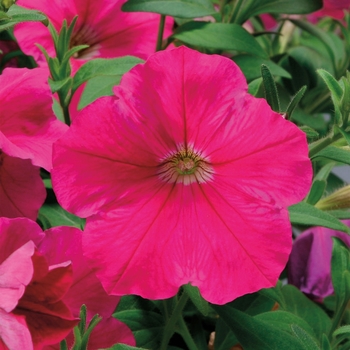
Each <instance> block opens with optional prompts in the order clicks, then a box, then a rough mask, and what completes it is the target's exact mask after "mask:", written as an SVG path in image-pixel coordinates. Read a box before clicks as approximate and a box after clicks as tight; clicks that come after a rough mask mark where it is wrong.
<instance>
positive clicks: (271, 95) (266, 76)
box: [261, 64, 281, 112]
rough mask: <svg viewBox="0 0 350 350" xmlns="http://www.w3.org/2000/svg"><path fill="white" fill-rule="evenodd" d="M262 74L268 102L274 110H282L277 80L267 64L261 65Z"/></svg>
mask: <svg viewBox="0 0 350 350" xmlns="http://www.w3.org/2000/svg"><path fill="white" fill-rule="evenodd" d="M261 76H262V79H263V83H264V90H265V98H266V101H267V103H268V104H269V105H270V107H271V108H272V110H274V111H275V112H280V111H281V107H280V101H279V98H278V92H277V87H276V83H275V80H274V79H273V76H272V74H271V72H270V70H269V68H268V67H267V66H265V65H264V64H263V65H261Z"/></svg>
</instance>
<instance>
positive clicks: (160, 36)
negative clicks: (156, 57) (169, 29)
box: [156, 15, 165, 51]
mask: <svg viewBox="0 0 350 350" xmlns="http://www.w3.org/2000/svg"><path fill="white" fill-rule="evenodd" d="M164 25H165V15H160V22H159V29H158V37H157V46H156V51H160V50H162V42H163V33H164Z"/></svg>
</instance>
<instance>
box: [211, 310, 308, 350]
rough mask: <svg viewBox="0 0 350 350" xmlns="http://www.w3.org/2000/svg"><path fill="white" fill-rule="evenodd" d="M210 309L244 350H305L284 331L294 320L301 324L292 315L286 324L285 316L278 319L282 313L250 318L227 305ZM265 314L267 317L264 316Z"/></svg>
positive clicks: (300, 321) (293, 337)
mask: <svg viewBox="0 0 350 350" xmlns="http://www.w3.org/2000/svg"><path fill="white" fill-rule="evenodd" d="M212 307H213V308H214V309H215V310H216V312H217V313H218V314H219V316H220V317H221V318H222V319H223V320H224V322H225V323H226V324H227V325H228V326H229V327H230V328H231V330H232V331H233V333H234V334H235V335H236V336H237V339H238V341H239V343H240V344H241V345H242V347H243V348H244V350H256V349H269V350H281V349H288V350H306V349H305V347H304V346H303V344H302V343H301V342H300V341H299V340H298V339H297V338H296V337H295V336H293V335H291V334H290V332H291V330H290V332H287V331H286V330H285V329H286V328H287V327H288V323H289V322H290V324H293V323H296V322H295V321H296V319H298V321H297V324H299V323H302V324H303V320H301V319H299V318H297V317H296V316H294V315H292V314H289V315H288V322H287V320H286V317H285V315H283V317H280V316H281V313H282V311H280V312H278V311H274V312H268V313H265V314H259V315H257V316H255V317H252V316H249V315H247V314H245V313H244V312H242V311H239V310H236V309H234V308H230V307H228V306H227V305H223V306H218V305H212ZM267 314H268V316H265V315H267ZM284 314H286V313H284ZM265 317H266V319H265ZM271 318H275V322H272V320H271ZM286 322H287V323H286ZM306 327H307V325H306ZM289 329H290V328H289Z"/></svg>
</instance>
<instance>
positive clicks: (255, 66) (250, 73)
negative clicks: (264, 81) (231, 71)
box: [233, 54, 291, 81]
mask: <svg viewBox="0 0 350 350" xmlns="http://www.w3.org/2000/svg"><path fill="white" fill-rule="evenodd" d="M233 61H234V62H235V63H236V64H237V65H238V66H239V68H241V70H242V71H243V74H244V75H245V77H246V79H247V80H248V81H251V80H253V79H256V78H260V77H261V69H260V67H261V65H262V64H264V65H265V66H267V67H268V68H269V70H270V72H271V74H273V75H275V76H279V77H283V78H291V75H290V74H289V73H288V72H287V71H286V70H285V69H283V68H282V67H280V66H279V65H277V64H276V63H274V62H272V61H270V60H268V59H264V58H261V57H258V56H253V55H248V54H242V55H236V56H235V57H233Z"/></svg>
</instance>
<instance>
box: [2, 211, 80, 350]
mask: <svg viewBox="0 0 350 350" xmlns="http://www.w3.org/2000/svg"><path fill="white" fill-rule="evenodd" d="M42 238H43V232H42V231H41V229H40V227H39V226H38V225H37V224H36V223H35V222H32V221H30V220H28V219H24V218H22V219H6V218H1V219H0V291H1V299H0V320H1V322H0V349H11V350H12V349H14V350H17V349H18V350H20V349H28V350H30V349H34V350H39V349H42V348H43V347H44V346H45V345H48V344H54V343H56V342H59V341H60V340H62V339H63V338H64V337H65V336H66V335H67V334H68V333H69V332H70V330H71V329H72V328H73V327H74V326H75V325H76V324H77V320H76V319H75V318H74V317H72V314H71V312H70V311H69V309H68V308H67V306H66V305H65V304H64V302H63V301H62V297H63V296H64V294H65V293H66V291H67V290H68V288H69V287H70V285H71V282H72V270H71V266H70V264H69V263H66V264H61V265H60V266H58V265H56V266H50V268H49V267H48V265H47V262H46V260H45V258H44V257H43V256H42V255H40V254H39V253H38V252H37V251H36V245H35V244H36V243H38V242H40V241H41V239H42Z"/></svg>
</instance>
